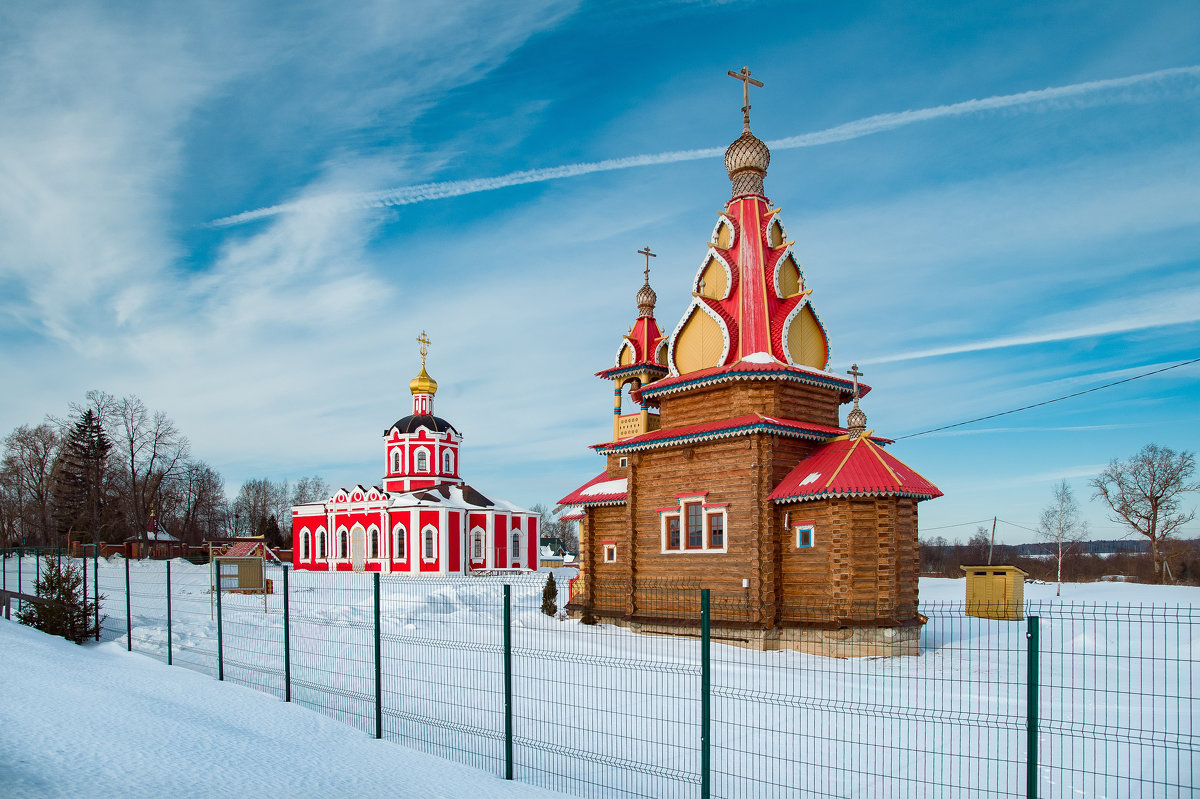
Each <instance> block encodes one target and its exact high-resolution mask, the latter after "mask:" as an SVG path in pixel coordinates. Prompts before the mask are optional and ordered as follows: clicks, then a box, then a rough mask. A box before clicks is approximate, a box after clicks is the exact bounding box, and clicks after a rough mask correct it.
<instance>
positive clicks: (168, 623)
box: [166, 560, 171, 666]
mask: <svg viewBox="0 0 1200 799" xmlns="http://www.w3.org/2000/svg"><path fill="white" fill-rule="evenodd" d="M166 563H167V665H168V666H170V665H171V561H169V560H168V561H167V562H166Z"/></svg>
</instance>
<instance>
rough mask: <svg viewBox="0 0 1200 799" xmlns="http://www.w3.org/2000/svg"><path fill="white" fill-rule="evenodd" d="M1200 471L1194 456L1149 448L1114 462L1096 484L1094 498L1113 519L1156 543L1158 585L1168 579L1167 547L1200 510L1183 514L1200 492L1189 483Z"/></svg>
mask: <svg viewBox="0 0 1200 799" xmlns="http://www.w3.org/2000/svg"><path fill="white" fill-rule="evenodd" d="M1195 470H1196V459H1195V457H1194V456H1193V455H1192V453H1190V452H1178V453H1177V452H1175V451H1174V450H1172V449H1169V448H1167V447H1160V446H1158V445H1157V444H1147V445H1146V446H1144V447H1142V449H1141V451H1140V452H1138V453H1137V454H1136V455H1134V456H1133V457H1132V458H1130V459H1129V460H1127V461H1118V460H1115V459H1114V460H1113V461H1111V462H1110V463H1109V464H1108V466H1107V467H1105V469H1104V471H1102V472H1101V473H1100V474H1098V475H1097V476H1096V477H1095V478H1094V479H1093V480H1092V482H1091V485H1092V487H1093V488H1094V489H1096V493H1095V494H1094V495H1093V496H1095V497H1098V498H1100V499H1103V500H1104V501H1105V503H1107V504H1108V507H1109V508H1110V509H1111V511H1112V513H1111V515H1110V517H1109V518H1111V519H1112V520H1113V521H1115V522H1118V523H1121V524H1125V525H1128V526H1129V528H1130V529H1131V530H1132V531H1134V532H1136V533H1139V534H1140V535H1144V536H1146V537H1147V538H1149V539H1150V557H1151V559H1152V560H1153V562H1154V575H1155V578H1156V579H1157V580H1158V582H1160V583H1161V582H1163V581H1164V578H1165V577H1166V574H1165V570H1164V566H1165V564H1166V554H1167V549H1166V543H1167V541H1168V539H1170V538H1171V536H1172V535H1174V534H1175V531H1177V530H1178V529H1179V528H1180V527H1182V526H1183V525H1185V524H1187V523H1188V522H1190V521H1191V520H1192V519H1194V518H1195V517H1196V511H1195V510H1194V509H1193V510H1192V511H1190V512H1184V511H1181V510H1180V503H1181V501H1182V495H1183V494H1185V493H1187V492H1189V491H1196V490H1200V483H1189V482H1188V480H1189V479H1190V478H1191V476H1192V473H1193V472H1194V471H1195Z"/></svg>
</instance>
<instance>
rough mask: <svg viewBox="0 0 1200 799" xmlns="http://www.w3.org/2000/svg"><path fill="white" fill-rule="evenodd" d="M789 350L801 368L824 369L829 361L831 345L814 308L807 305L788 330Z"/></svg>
mask: <svg viewBox="0 0 1200 799" xmlns="http://www.w3.org/2000/svg"><path fill="white" fill-rule="evenodd" d="M787 348H788V353H789V354H790V355H791V356H792V360H793V361H794V362H796V363H798V364H800V365H801V366H811V367H813V368H814V369H824V368H825V362H826V361H827V360H829V344H828V342H826V341H825V332H824V331H823V330H821V325H820V323H819V322H817V316H816V314H814V313H813V312H812V308H809V307H808V306H807V305H805V306H804V307H803V308H802V309H801V310H800V313H798V314H796V317H795V318H794V319H792V323H791V324H790V325H788V329H787Z"/></svg>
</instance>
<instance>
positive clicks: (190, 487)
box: [177, 461, 229, 544]
mask: <svg viewBox="0 0 1200 799" xmlns="http://www.w3.org/2000/svg"><path fill="white" fill-rule="evenodd" d="M177 493H178V494H179V496H180V498H181V500H182V504H181V506H180V511H181V513H180V517H179V519H178V523H177V527H178V530H179V537H180V538H181V539H183V540H184V541H187V542H188V543H189V544H198V543H200V542H201V541H203V540H204V539H206V538H213V537H216V536H220V535H221V533H222V532H223V527H224V525H225V517H226V515H227V513H228V510H229V503H228V501H227V500H226V499H225V484H224V481H223V480H222V479H221V475H220V474H218V473H217V471H216V470H215V469H213V468H212V467H211V466H209V465H208V464H207V463H204V462H203V461H191V462H189V463H188V464H187V466H186V467H185V468H184V470H183V474H182V476H181V478H180V480H179V481H178V484H177Z"/></svg>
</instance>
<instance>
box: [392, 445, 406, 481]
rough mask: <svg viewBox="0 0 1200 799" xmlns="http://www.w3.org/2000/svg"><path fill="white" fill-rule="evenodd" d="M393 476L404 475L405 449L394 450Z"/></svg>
mask: <svg viewBox="0 0 1200 799" xmlns="http://www.w3.org/2000/svg"><path fill="white" fill-rule="evenodd" d="M392 474H404V448H403V447H396V448H395V449H393V450H392Z"/></svg>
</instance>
